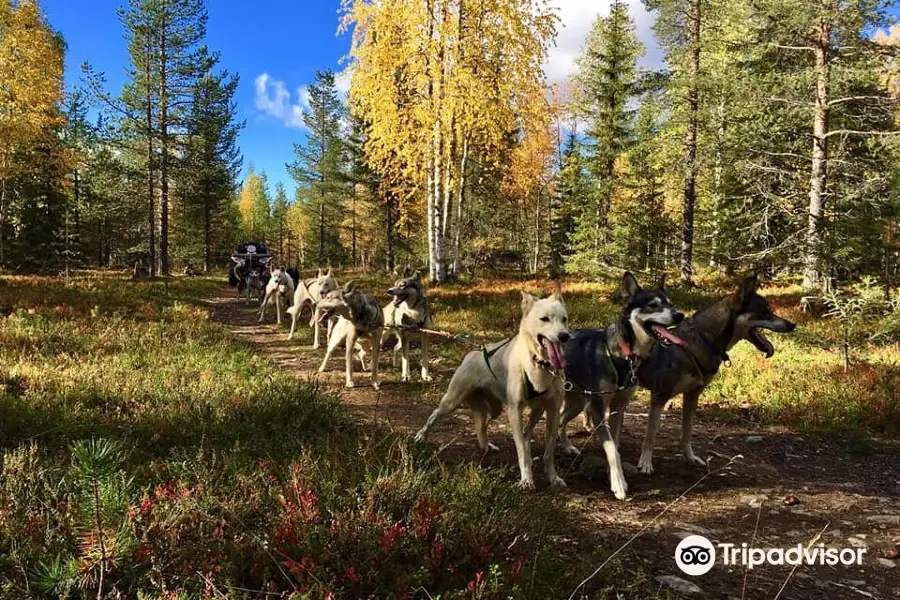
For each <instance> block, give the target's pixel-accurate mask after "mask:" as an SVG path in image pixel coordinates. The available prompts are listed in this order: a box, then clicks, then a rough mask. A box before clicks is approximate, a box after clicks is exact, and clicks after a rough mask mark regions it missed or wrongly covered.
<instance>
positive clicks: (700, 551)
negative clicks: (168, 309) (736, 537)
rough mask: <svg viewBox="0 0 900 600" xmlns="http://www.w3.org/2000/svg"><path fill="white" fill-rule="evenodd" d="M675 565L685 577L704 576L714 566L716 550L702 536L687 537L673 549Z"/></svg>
mask: <svg viewBox="0 0 900 600" xmlns="http://www.w3.org/2000/svg"><path fill="white" fill-rule="evenodd" d="M675 564H677V565H678V568H679V569H681V571H682V572H683V573H685V574H686V575H705V574H706V573H708V572H709V570H710V569H712V568H713V565H714V564H716V549H715V548H714V547H713V545H712V542H710V541H709V540H708V539H706V538H705V537H703V536H702V535H689V536H687V537H686V538H684V539H683V540H681V543H679V544H678V547H677V548H675Z"/></svg>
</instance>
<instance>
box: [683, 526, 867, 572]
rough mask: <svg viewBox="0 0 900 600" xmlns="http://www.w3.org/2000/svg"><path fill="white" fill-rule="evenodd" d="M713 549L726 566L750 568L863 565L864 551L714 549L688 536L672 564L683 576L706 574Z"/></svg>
mask: <svg viewBox="0 0 900 600" xmlns="http://www.w3.org/2000/svg"><path fill="white" fill-rule="evenodd" d="M716 547H718V548H719V550H720V551H721V556H722V564H723V565H725V566H732V565H743V566H745V567H747V568H749V569H752V568H754V567H759V566H761V565H802V564H807V565H815V564H818V565H829V566H837V565H842V566H852V565H862V562H863V555H864V554H865V553H866V549H865V548H843V549H839V548H827V547H825V545H824V544H818V545H817V546H812V547H808V548H807V547H804V546H803V545H802V544H797V545H796V546H794V547H791V548H787V549H785V548H768V549H764V548H752V547H750V546H748V545H747V544H741V545H740V546H737V545H735V544H728V543H722V542H719V543H718V544H716V546H713V543H712V542H710V541H709V540H708V539H706V538H705V537H703V536H702V535H689V536H688V537H686V538H684V539H683V540H681V542H680V543H679V544H678V546H677V547H676V548H675V563H676V564H677V565H678V568H679V569H681V571H682V572H683V573H685V574H686V575H705V574H706V573H708V572H709V570H710V569H712V567H713V565H714V564H715V563H716Z"/></svg>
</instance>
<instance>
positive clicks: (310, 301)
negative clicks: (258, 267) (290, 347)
mask: <svg viewBox="0 0 900 600" xmlns="http://www.w3.org/2000/svg"><path fill="white" fill-rule="evenodd" d="M340 287H341V286H340V285H339V284H338V282H337V279H335V277H334V274H333V273H332V271H331V269H328V271H327V272H326V271H323V270H322V269H319V270H318V272H317V273H316V276H315V277H314V278H312V279H307V280H303V279H300V281H299V282H298V284H297V290H296V291H295V292H294V304H293V305H292V306H291V307H290V308H289V309H288V313H289V314H290V315H291V333H290V334H289V335H288V339H289V340H290V339H293V338H294V331H295V330H296V329H297V319H298V318H299V317H300V313H302V312H303V309H304V307H307V306H308V307H309V308H310V313H311V319H310V322H309V324H310V325H311V326H312V327H313V348H318V347H319V346H320V344H319V327H320V325H321V322H322V321H323V320H324V319H321V318H320V317H321V316H322V311H321V309H320V308H319V302H321V301H322V299H323V298H325V296H327V295H328V294H329V293H330V292H333V291H334V290H336V289H339V288H340ZM333 323H334V321H333V320H332V319H328V320H327V325H328V334H329V335H330V334H331V328H332V325H333ZM325 339H326V341H327V339H328V338H327V336H326V338H325Z"/></svg>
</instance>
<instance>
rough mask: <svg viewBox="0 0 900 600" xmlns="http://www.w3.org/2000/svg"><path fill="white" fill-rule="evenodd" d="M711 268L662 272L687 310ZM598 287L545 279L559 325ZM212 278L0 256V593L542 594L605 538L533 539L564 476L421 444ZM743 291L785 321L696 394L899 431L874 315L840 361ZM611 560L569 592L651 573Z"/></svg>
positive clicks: (549, 517) (613, 586)
mask: <svg viewBox="0 0 900 600" xmlns="http://www.w3.org/2000/svg"><path fill="white" fill-rule="evenodd" d="M358 281H359V286H360V287H361V288H362V289H365V290H367V291H370V292H372V293H375V294H377V293H378V291H379V290H381V289H386V287H387V286H386V282H385V281H384V280H383V279H379V280H375V279H372V278H369V277H365V276H364V277H362V278H360V279H359V280H358ZM729 286H730V284H728V283H726V282H722V281H716V280H710V281H705V282H704V289H703V290H690V291H684V290H679V289H677V288H676V289H673V290H672V295H673V297H674V299H675V302H676V305H677V306H679V307H680V308H681V309H682V310H685V311H686V312H688V313H690V312H692V311H693V310H695V309H697V308H702V307H703V306H706V305H707V304H709V303H711V302H713V301H714V300H715V299H716V298H718V297H720V296H722V295H724V294H725V293H728V291H730V289H731V288H730V287H729ZM545 287H546V284H545V283H544V282H539V281H509V280H504V281H493V282H491V283H490V285H485V284H479V285H473V284H453V285H447V286H442V287H441V288H433V289H431V290H430V296H431V299H432V305H433V308H434V311H435V314H436V327H437V328H438V329H444V330H448V331H452V332H455V333H460V334H464V335H467V336H470V337H471V339H472V340H479V341H482V340H485V339H501V338H503V337H505V336H507V335H509V334H511V333H513V332H514V331H515V328H516V326H517V323H518V319H519V304H520V301H519V296H518V291H519V289H525V290H528V291H531V292H534V293H541V292H546V291H547V290H546V289H545ZM614 287H615V286H614V284H613V283H609V284H588V283H579V284H574V283H573V284H569V285H566V287H565V289H566V299H567V303H568V307H569V311H570V317H571V323H572V325H573V326H574V327H599V326H603V325H605V324H606V323H608V322H610V321H611V320H612V319H613V318H615V316H616V315H617V313H618V306H617V304H616V303H615V301H614ZM220 291H221V278H217V279H213V278H192V279H186V278H179V279H176V280H174V281H172V282H171V283H169V284H165V283H162V282H152V283H133V282H130V281H127V280H126V279H125V278H124V277H122V276H119V275H115V274H100V273H88V274H85V275H82V276H79V277H75V278H73V279H71V280H70V281H68V282H64V281H63V280H60V279H52V278H37V277H30V278H29V277H3V278H0V316H2V318H0V449H2V466H0V469H2V471H0V597H2V598H38V597H51V598H87V597H91V598H96V597H100V598H148V599H149V598H172V599H174V598H179V599H181V598H200V597H220V598H221V597H225V598H261V597H265V596H266V595H268V597H283V598H413V597H427V595H430V596H432V597H438V596H440V597H441V598H443V599H447V598H508V597H515V598H550V597H558V596H559V594H560V590H571V589H572V588H573V586H574V583H575V582H577V581H580V580H581V579H582V578H583V577H584V576H586V575H587V574H589V573H590V572H591V571H592V570H593V568H595V567H596V565H597V564H599V562H601V561H602V559H603V558H604V557H605V556H608V553H609V551H610V549H609V548H592V547H591V546H590V544H584V545H582V546H581V547H580V549H579V550H577V551H575V550H571V549H570V550H562V551H561V550H560V549H559V548H558V547H555V546H554V544H553V543H552V542H551V541H550V540H552V539H553V538H554V536H556V535H559V534H566V535H572V534H573V532H576V533H575V535H583V536H584V538H583V539H587V537H588V536H589V532H583V531H582V528H583V524H581V523H579V522H575V517H574V516H572V515H570V514H568V513H567V511H566V510H565V509H564V502H565V497H564V496H554V495H543V494H538V495H534V494H525V493H523V492H520V491H519V490H518V489H517V488H516V487H515V486H514V481H515V478H514V477H512V476H511V475H510V473H509V472H508V469H505V468H503V469H483V468H481V467H480V466H479V465H477V464H471V463H463V464H458V465H447V464H444V463H442V462H441V461H440V460H437V459H436V458H435V457H434V456H433V454H434V448H429V447H422V446H415V445H411V444H410V443H409V442H408V440H406V439H404V438H402V437H399V436H397V435H394V434H392V433H390V432H388V431H385V430H381V429H375V428H372V427H367V426H363V425H361V424H359V423H354V422H353V421H352V420H350V418H349V417H348V415H347V413H345V411H344V410H343V409H342V407H341V406H340V402H339V399H338V397H337V395H336V394H334V393H333V391H329V390H328V389H325V388H321V389H320V388H317V387H316V386H315V385H314V384H311V383H306V382H302V381H299V380H297V379H295V378H293V377H290V376H288V375H285V374H282V373H279V372H277V371H276V369H275V368H274V367H273V365H272V364H271V363H270V362H269V361H268V360H266V359H264V358H262V357H260V356H258V355H257V353H256V352H254V349H253V348H252V347H251V346H249V345H247V344H245V343H242V342H240V341H237V340H236V339H235V337H234V336H232V335H231V334H230V333H229V332H228V330H227V329H226V328H225V327H223V326H221V325H219V324H216V323H214V322H212V321H211V320H210V316H209V306H208V305H203V304H202V303H201V302H200V299H202V298H210V297H214V296H216V295H217V294H219V293H220ZM764 293H765V295H767V296H768V297H769V298H770V301H771V302H772V304H773V307H774V309H775V311H776V312H777V313H778V314H780V315H781V316H784V317H786V318H788V319H791V320H793V321H796V322H797V323H798V325H799V327H798V329H797V331H796V332H795V333H793V334H791V335H785V336H776V335H773V336H772V339H773V342H774V343H775V346H776V348H777V350H778V351H777V353H776V355H775V356H774V357H773V358H772V359H771V360H766V359H764V358H763V357H762V356H761V355H760V354H759V352H758V351H756V350H755V349H754V348H753V347H751V346H750V345H749V344H740V345H739V346H738V347H736V348H735V349H734V350H733V351H732V353H731V356H732V361H733V366H732V367H731V368H725V369H723V370H722V372H721V374H720V377H718V378H717V379H716V380H715V382H714V384H713V385H712V386H711V388H710V389H709V390H707V391H706V393H705V394H704V397H703V400H702V402H701V410H702V409H703V407H704V406H706V407H709V406H710V405H716V406H717V407H718V410H717V411H707V412H706V414H707V415H708V416H711V415H723V416H724V417H725V418H737V419H750V420H753V421H756V422H758V423H760V424H779V425H784V426H788V427H795V428H798V429H800V430H802V431H806V432H814V433H821V434H825V435H828V434H840V435H841V436H846V435H848V433H854V432H855V433H859V434H863V433H865V434H871V433H875V434H877V435H896V434H898V433H900V432H898V431H897V427H898V426H897V423H898V422H900V375H898V362H900V347H898V346H897V345H896V342H895V341H893V340H896V337H891V336H890V335H887V336H885V335H883V334H879V335H878V336H877V337H875V338H866V337H865V336H864V335H860V336H858V337H857V338H854V339H855V340H856V342H855V344H856V345H855V347H854V352H853V355H852V361H851V364H850V368H849V370H847V371H844V370H843V368H842V366H841V353H840V348H841V345H842V341H843V339H844V329H843V328H842V325H841V323H840V321H839V320H838V319H834V318H819V319H816V318H813V317H811V316H810V315H808V314H805V313H801V312H800V311H799V309H798V308H797V306H798V300H799V297H800V290H799V288H795V287H789V286H784V287H777V286H773V287H769V288H768V289H766V290H765V291H764ZM889 318H891V317H890V315H888V316H886V317H885V319H883V320H879V322H878V325H877V326H878V327H882V328H883V327H884V324H885V322H888V323H889V320H888V319H889ZM866 327H869V324H868V323H865V322H863V323H860V324H858V326H857V329H859V330H860V331H863V330H864V329H865V328H866ZM871 327H872V328H873V329H872V331H875V329H874V328H875V327H876V325H875V324H872V325H871ZM436 345H437V348H436V352H437V355H438V360H439V361H442V364H444V365H446V366H447V367H448V369H444V370H442V374H441V377H440V378H439V380H438V382H437V383H435V384H433V385H432V386H428V387H429V390H428V393H429V397H430V394H431V393H432V392H434V393H435V394H437V393H439V392H440V391H442V390H443V388H444V386H445V385H446V379H445V376H446V375H447V374H448V373H449V367H450V366H452V365H454V364H455V362H456V361H457V360H459V358H461V356H462V354H463V353H464V352H465V350H466V347H465V345H460V344H451V343H445V342H438V343H437V344H436ZM386 376H387V377H394V376H396V374H395V373H393V372H392V371H390V372H389V374H388V375H386ZM431 388H434V389H431ZM403 389H406V388H403ZM509 468H510V469H511V468H512V467H511V466H510V467H509ZM579 531H582V533H581V534H579V533H577V532H579ZM567 547H568V546H567ZM618 568H619V566H618V565H616V564H615V562H613V563H611V564H610V565H609V566H608V567H607V568H606V569H605V571H604V573H603V575H602V576H601V577H600V578H598V579H597V580H595V581H594V582H593V583H592V584H591V586H590V587H589V588H588V589H587V590H586V593H587V595H588V596H589V597H604V594H605V593H606V592H608V591H609V590H616V592H617V593H619V594H621V595H623V596H624V597H635V598H642V597H648V594H649V595H653V594H655V593H656V591H652V592H648V591H647V590H648V589H649V588H647V587H645V581H644V579H643V575H642V574H641V573H634V572H631V573H628V574H627V576H624V577H623V576H622V575H621V573H619V572H618V571H617V569H618ZM98 592H100V594H99V595H98ZM567 594H568V592H567V593H566V595H567Z"/></svg>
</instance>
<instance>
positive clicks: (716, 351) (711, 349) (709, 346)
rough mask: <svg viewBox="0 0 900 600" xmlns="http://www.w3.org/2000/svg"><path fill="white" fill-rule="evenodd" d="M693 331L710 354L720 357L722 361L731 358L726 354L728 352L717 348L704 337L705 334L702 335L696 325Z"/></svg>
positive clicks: (726, 361)
mask: <svg viewBox="0 0 900 600" xmlns="http://www.w3.org/2000/svg"><path fill="white" fill-rule="evenodd" d="M694 331H696V332H697V337H699V338H700V341H701V342H702V343H703V345H704V346H706V351H707V352H709V353H710V354H711V355H712V356H716V357H718V358H720V359H721V360H722V362H724V363H730V362H731V358H730V357H729V356H728V352H726V351H725V350H719V349H718V348H716V347H715V346H713V343H712V342H710V341H709V340H708V339H706V336H705V335H703V332H702V331H700V330H699V329H698V328H697V326H696V325H695V326H694Z"/></svg>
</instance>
